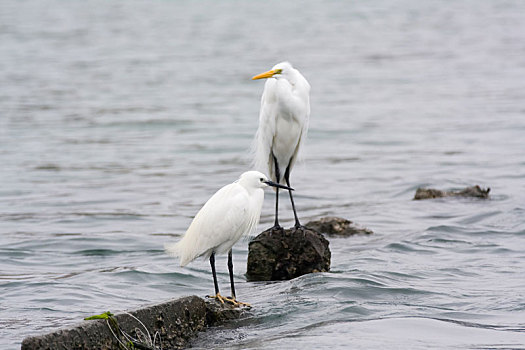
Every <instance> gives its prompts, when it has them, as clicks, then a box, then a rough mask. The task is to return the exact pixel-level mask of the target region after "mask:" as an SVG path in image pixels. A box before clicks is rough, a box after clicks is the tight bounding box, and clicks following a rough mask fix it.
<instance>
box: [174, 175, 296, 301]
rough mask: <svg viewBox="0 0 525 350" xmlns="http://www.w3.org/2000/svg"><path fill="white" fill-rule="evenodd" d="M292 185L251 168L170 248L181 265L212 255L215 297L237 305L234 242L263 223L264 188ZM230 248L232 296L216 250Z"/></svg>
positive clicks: (215, 198) (219, 193) (221, 192)
mask: <svg viewBox="0 0 525 350" xmlns="http://www.w3.org/2000/svg"><path fill="white" fill-rule="evenodd" d="M268 185H269V186H274V187H281V188H284V189H287V190H293V189H292V188H290V187H287V186H283V185H280V184H277V183H275V182H273V181H270V180H268V178H267V177H266V175H264V174H262V173H260V172H258V171H247V172H245V173H243V174H242V175H241V176H240V177H239V179H238V180H237V181H235V182H233V183H231V184H229V185H226V186H224V187H222V188H221V189H220V190H218V191H217V192H216V193H215V194H214V195H213V196H212V197H211V198H210V199H209V200H208V201H207V202H206V204H204V206H203V207H202V208H201V210H199V212H198V213H197V215H196V216H195V218H194V219H193V221H192V223H191V225H190V227H189V228H188V230H187V231H186V233H185V234H184V237H183V238H182V239H181V240H180V241H179V242H177V243H175V244H167V245H166V247H165V248H166V251H167V252H168V253H169V254H170V255H172V256H174V257H179V258H180V266H186V265H187V264H188V263H190V262H191V261H193V260H195V259H196V258H198V257H200V256H203V257H204V258H205V259H207V258H209V259H210V265H211V271H212V274H213V283H214V285H215V296H214V297H215V298H216V299H218V300H219V301H220V302H222V303H224V301H228V302H230V303H232V304H234V305H236V306H238V305H239V304H244V303H239V302H237V301H236V299H235V298H236V296H235V285H234V283H233V261H232V246H233V245H234V244H235V243H236V242H237V241H238V240H239V239H240V238H241V236H242V235H245V234H250V233H252V232H253V230H255V228H256V226H257V224H258V223H259V218H260V215H261V208H262V204H263V199H264V191H263V188H265V187H267V186H268ZM226 252H228V270H229V272H230V285H231V293H232V296H231V298H226V297H223V296H221V295H220V293H219V285H218V283H217V275H216V273H215V254H224V253H226Z"/></svg>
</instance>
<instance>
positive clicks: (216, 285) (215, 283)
mask: <svg viewBox="0 0 525 350" xmlns="http://www.w3.org/2000/svg"><path fill="white" fill-rule="evenodd" d="M210 265H211V273H212V274H213V284H214V285H215V295H217V294H219V284H218V283H217V274H216V273H215V253H211V255H210Z"/></svg>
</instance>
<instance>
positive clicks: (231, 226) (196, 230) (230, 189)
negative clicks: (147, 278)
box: [166, 183, 247, 266]
mask: <svg viewBox="0 0 525 350" xmlns="http://www.w3.org/2000/svg"><path fill="white" fill-rule="evenodd" d="M243 208H244V209H243ZM246 208H247V194H246V190H245V189H244V188H243V187H242V186H240V185H239V184H237V183H233V184H230V185H227V186H224V187H223V188H221V189H220V190H219V191H217V192H216V193H215V194H214V195H213V196H212V197H211V198H210V199H209V200H208V201H207V202H206V204H204V206H203V207H202V208H201V210H199V212H198V213H197V215H196V216H195V218H194V219H193V221H192V223H191V225H190V227H189V228H188V230H187V231H186V234H185V235H184V237H183V238H182V240H181V241H180V242H178V243H176V244H174V245H169V246H167V247H166V249H167V251H168V252H169V253H171V254H172V255H175V256H179V257H180V260H181V266H184V265H186V264H188V263H189V262H190V261H192V260H194V259H195V258H197V257H199V256H201V255H205V257H208V256H209V255H210V254H211V252H212V251H213V250H214V248H217V247H218V246H220V245H221V244H223V243H224V242H226V241H228V240H229V239H231V237H235V236H236V235H238V232H239V230H240V228H241V227H242V225H243V220H244V217H245V213H243V210H246ZM241 234H242V233H241Z"/></svg>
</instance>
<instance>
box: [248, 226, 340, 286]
mask: <svg viewBox="0 0 525 350" xmlns="http://www.w3.org/2000/svg"><path fill="white" fill-rule="evenodd" d="M328 244H329V243H328V241H327V240H326V238H324V236H323V235H322V234H320V233H319V232H317V231H314V230H311V229H309V228H299V229H296V228H291V229H286V230H284V229H280V230H273V229H268V230H266V231H264V232H262V233H261V234H259V235H258V236H257V237H255V238H254V239H253V240H252V241H251V242H250V244H249V247H248V267H247V271H246V277H247V279H248V281H279V280H289V279H292V278H295V277H299V276H301V275H304V274H307V273H311V272H325V271H328V270H330V257H331V253H330V249H329V247H328Z"/></svg>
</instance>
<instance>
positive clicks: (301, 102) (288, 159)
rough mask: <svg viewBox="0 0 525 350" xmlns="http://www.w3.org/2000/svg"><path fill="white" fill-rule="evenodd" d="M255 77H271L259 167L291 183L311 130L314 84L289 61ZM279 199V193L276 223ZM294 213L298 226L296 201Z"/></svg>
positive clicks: (263, 112) (258, 152) (260, 130)
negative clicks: (311, 93)
mask: <svg viewBox="0 0 525 350" xmlns="http://www.w3.org/2000/svg"><path fill="white" fill-rule="evenodd" d="M252 79H267V80H266V83H265V85H264V91H263V94H262V98H261V110H260V114H259V128H258V130H257V134H256V137H255V141H254V149H255V157H254V163H255V164H254V165H255V168H256V169H257V170H260V171H262V172H268V174H269V175H270V178H271V179H272V180H273V181H275V182H277V183H283V180H285V181H286V183H288V186H290V185H289V175H290V172H291V171H292V168H293V166H294V164H295V162H296V160H297V157H298V153H299V149H300V148H301V145H302V143H303V142H304V140H305V138H306V133H307V130H308V119H309V117H310V84H308V81H306V79H305V78H304V77H303V76H302V75H301V73H300V72H299V71H298V70H297V69H295V68H293V67H292V65H291V64H290V63H289V62H281V63H278V64H276V65H275V66H274V67H273V68H272V69H271V70H270V71H268V72H265V73H262V74H259V75H256V76H255V77H253V78H252ZM290 198H291V200H292V205H293V199H292V197H290ZM277 203H278V197H277V199H276V226H278V220H277V211H278V209H277V206H278V205H277ZM294 215H295V218H296V226H298V225H299V221H298V219H297V214H296V212H295V205H294Z"/></svg>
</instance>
